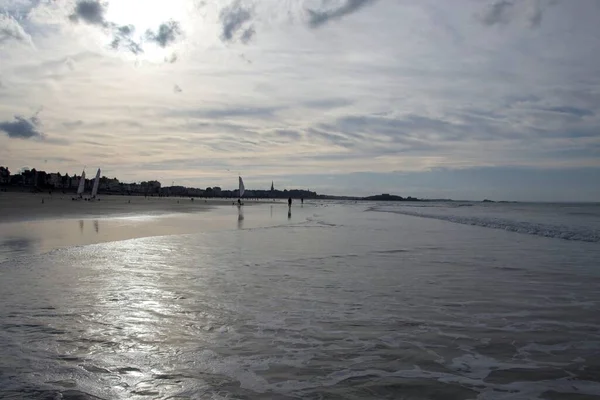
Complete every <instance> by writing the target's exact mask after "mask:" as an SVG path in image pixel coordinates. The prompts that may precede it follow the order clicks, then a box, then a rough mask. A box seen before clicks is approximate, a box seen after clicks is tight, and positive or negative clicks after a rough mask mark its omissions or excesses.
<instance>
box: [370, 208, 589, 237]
mask: <svg viewBox="0 0 600 400" xmlns="http://www.w3.org/2000/svg"><path fill="white" fill-rule="evenodd" d="M370 211H377V212H389V213H394V214H402V215H409V216H413V217H421V218H431V219H437V220H441V221H448V222H454V223H456V224H462V225H472V226H479V227H483V228H492V229H502V230H505V231H509V232H516V233H523V234H528V235H535V236H543V237H547V238H554V239H563V240H574V241H580V242H593V243H598V242H600V230H597V229H591V228H585V227H570V226H558V225H550V224H540V223H533V222H525V221H512V220H509V219H502V218H493V217H470V216H469V217H467V216H457V215H438V214H427V213H421V212H415V211H406V210H397V209H396V210H389V209H383V208H376V207H372V208H370Z"/></svg>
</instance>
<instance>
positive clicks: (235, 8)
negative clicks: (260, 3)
mask: <svg viewBox="0 0 600 400" xmlns="http://www.w3.org/2000/svg"><path fill="white" fill-rule="evenodd" d="M219 19H220V20H221V24H222V29H223V30H222V33H221V40H223V41H224V42H231V41H233V40H234V38H235V36H236V34H237V33H238V32H239V31H241V30H242V29H244V25H245V24H246V23H247V22H248V21H250V20H251V19H252V10H251V9H250V8H247V7H245V6H243V5H242V2H241V1H240V0H236V1H234V2H233V3H232V4H230V5H229V6H228V7H225V8H224V9H223V10H221V13H220V14H219ZM254 34H255V31H254V28H253V27H252V26H249V27H247V28H246V29H244V32H242V35H241V38H240V40H241V41H242V43H248V42H249V41H250V39H252V37H253V36H254Z"/></svg>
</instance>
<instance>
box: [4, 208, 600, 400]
mask: <svg viewBox="0 0 600 400" xmlns="http://www.w3.org/2000/svg"><path fill="white" fill-rule="evenodd" d="M373 206H374V205H372V204H371V205H361V204H356V205H352V204H346V205H335V204H334V205H331V204H305V206H304V207H303V208H300V207H294V208H293V212H292V215H291V216H290V218H289V219H288V216H287V210H286V208H282V207H270V206H252V207H248V208H246V209H245V210H244V215H243V218H241V217H240V216H239V215H238V211H237V208H235V207H222V208H218V209H217V210H214V211H210V212H207V213H203V214H201V215H198V216H196V217H195V218H197V220H194V221H195V223H194V224H192V225H194V226H197V227H198V228H197V231H196V232H197V233H190V234H183V235H181V234H180V235H169V236H155V237H147V238H141V239H132V240H120V241H116V242H108V243H96V244H92V245H86V246H77V247H75V246H69V245H68V242H69V240H68V239H64V240H62V241H60V243H57V242H55V243H54V244H52V245H51V246H46V247H43V246H42V247H36V246H32V247H30V248H27V249H21V250H20V251H16V252H14V251H13V252H12V253H11V258H10V259H9V260H8V261H4V262H3V263H0V324H1V329H0V349H1V350H0V397H10V396H13V395H14V396H16V397H17V398H18V397H25V398H40V399H54V398H72V399H75V398H93V397H92V396H97V397H100V398H103V399H117V398H140V399H141V398H160V399H167V398H184V399H185V398H189V399H196V398H215V399H221V398H232V399H244V398H259V399H260V398H264V399H273V398H275V399H277V398H280V399H286V398H309V399H325V398H326V399H337V398H339V399H342V398H343V399H359V398H360V399H363V398H373V399H381V398H390V399H391V398H403V399H424V398H428V399H475V398H481V399H523V398H546V399H557V398H566V399H569V398H573V399H580V398H584V397H582V396H584V395H587V396H592V395H600V357H599V355H600V354H599V353H600V322H599V321H598V315H600V313H599V311H600V307H599V301H600V292H599V291H598V287H600V286H599V284H600V269H599V262H598V260H600V246H599V245H598V243H594V242H586V241H577V240H562V239H558V238H549V237H541V236H537V235H530V234H522V233H515V232H511V231H505V230H499V229H489V228H486V227H482V226H467V225H464V224H456V223H452V222H449V221H445V220H438V219H432V218H421V217H415V216H408V215H401V214H398V213H396V212H395V211H397V210H389V209H386V208H385V207H390V206H389V205H375V208H374V207H373ZM386 210H387V211H393V212H381V211H386ZM374 211H380V212H374ZM443 212H445V211H443ZM505 214H506V215H505V219H508V220H514V219H518V218H517V217H518V215H516V214H515V213H509V212H506V213H505ZM507 216H508V217H507ZM186 218H188V219H187V220H188V222H189V218H190V217H189V216H187V217H186ZM170 221H171V222H170V223H171V224H175V225H178V223H175V222H173V221H174V220H172V219H171V220H170ZM198 221H204V222H203V223H200V222H198ZM63 222H64V221H63ZM64 223H66V222H64ZM103 223H107V224H108V223H109V222H107V221H102V220H101V221H99V224H100V227H102V224H103ZM155 223H156V224H168V223H167V222H165V221H162V222H160V221H155ZM69 226H72V227H73V228H68V229H75V230H76V229H78V226H77V225H76V224H75V223H74V224H72V225H69ZM92 226H93V225H92ZM144 226H146V227H148V225H144ZM153 226H154V225H153ZM65 229H66V228H65ZM32 235H33V234H32ZM67 236H68V235H67ZM75 244H79V243H75ZM50 248H53V249H54V250H50V251H48V249H50ZM60 396H62V397H60ZM588 398H590V397H588Z"/></svg>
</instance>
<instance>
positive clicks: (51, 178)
mask: <svg viewBox="0 0 600 400" xmlns="http://www.w3.org/2000/svg"><path fill="white" fill-rule="evenodd" d="M46 184H47V185H49V186H51V187H54V188H62V186H63V179H62V176H61V175H60V174H58V173H56V172H52V173H50V174H47V175H46Z"/></svg>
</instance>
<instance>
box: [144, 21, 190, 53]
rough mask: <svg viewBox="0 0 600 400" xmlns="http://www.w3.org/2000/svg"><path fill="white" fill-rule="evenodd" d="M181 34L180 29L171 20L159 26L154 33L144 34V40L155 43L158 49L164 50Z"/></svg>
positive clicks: (176, 23)
mask: <svg viewBox="0 0 600 400" xmlns="http://www.w3.org/2000/svg"><path fill="white" fill-rule="evenodd" d="M181 33H182V32H181V28H180V27H179V23H178V22H176V21H173V20H171V21H168V22H165V23H164V24H161V25H160V26H159V27H158V30H157V31H156V32H153V31H151V30H148V31H147V32H146V39H148V40H149V41H151V42H155V43H156V44H158V45H159V46H160V47H163V48H164V47H167V46H168V45H170V44H171V43H173V42H175V40H177V37H178V36H180V35H181Z"/></svg>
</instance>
